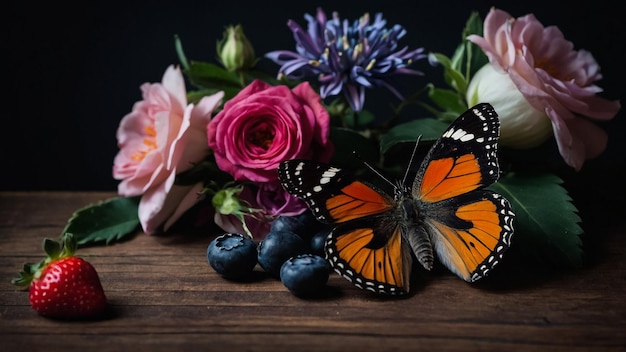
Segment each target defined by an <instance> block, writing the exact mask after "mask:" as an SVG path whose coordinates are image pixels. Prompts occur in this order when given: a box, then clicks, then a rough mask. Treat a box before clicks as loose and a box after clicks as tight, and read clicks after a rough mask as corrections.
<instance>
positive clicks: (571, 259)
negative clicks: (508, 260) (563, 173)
mask: <svg viewBox="0 0 626 352" xmlns="http://www.w3.org/2000/svg"><path fill="white" fill-rule="evenodd" d="M562 183H563V181H562V180H561V179H560V178H559V177H557V176H555V175H553V174H549V173H540V174H530V173H528V174H526V173H510V174H508V175H507V176H505V177H503V178H502V179H500V181H499V182H497V183H495V184H494V185H492V186H491V187H490V188H491V189H492V190H494V191H496V192H498V193H500V194H502V195H503V196H505V197H506V198H507V199H508V200H509V202H511V206H512V208H513V211H514V212H515V222H514V224H513V226H514V229H515V232H514V234H513V238H512V240H511V242H512V245H513V246H516V247H517V248H519V249H520V251H521V252H522V253H524V254H525V255H528V256H531V257H534V259H536V260H539V261H542V262H548V263H551V264H554V265H556V266H566V267H580V266H581V265H582V256H583V250H582V240H581V238H580V235H581V234H582V232H583V231H582V228H581V227H580V221H581V219H580V217H579V216H578V214H577V212H578V211H577V209H576V207H575V206H574V204H573V203H572V199H571V198H570V196H569V195H568V194H567V191H566V190H565V189H564V188H563V187H562V186H561V184H562Z"/></svg>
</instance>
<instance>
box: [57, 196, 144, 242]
mask: <svg viewBox="0 0 626 352" xmlns="http://www.w3.org/2000/svg"><path fill="white" fill-rule="evenodd" d="M138 207H139V197H114V198H110V199H107V200H104V201H101V202H98V203H96V204H90V205H88V206H86V207H84V208H81V209H79V210H77V211H76V212H75V213H74V214H73V215H72V217H71V218H70V219H69V220H68V222H67V225H66V226H65V229H63V233H67V232H69V233H72V234H73V235H74V237H75V238H76V242H77V244H78V245H86V244H93V243H97V242H102V241H104V242H105V244H107V245H108V244H110V243H112V242H114V241H119V240H121V239H122V238H123V237H124V236H126V235H128V234H130V233H132V232H134V231H135V230H136V229H137V226H139V217H138V214H137V209H138Z"/></svg>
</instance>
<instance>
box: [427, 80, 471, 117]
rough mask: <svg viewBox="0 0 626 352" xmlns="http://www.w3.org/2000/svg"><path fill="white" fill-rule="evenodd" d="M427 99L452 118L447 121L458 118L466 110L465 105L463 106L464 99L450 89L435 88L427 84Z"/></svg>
mask: <svg viewBox="0 0 626 352" xmlns="http://www.w3.org/2000/svg"><path fill="white" fill-rule="evenodd" d="M428 97H429V98H430V100H432V101H433V102H434V103H435V104H437V105H438V106H439V107H440V108H442V109H443V110H444V111H445V113H446V114H448V115H452V116H453V118H452V119H451V120H449V121H452V120H454V119H456V118H457V117H459V116H460V115H461V114H462V113H463V112H465V111H466V110H467V108H468V107H467V104H465V99H464V98H462V97H461V96H460V95H459V93H457V92H455V91H453V90H450V89H442V88H436V87H435V86H434V85H432V84H428Z"/></svg>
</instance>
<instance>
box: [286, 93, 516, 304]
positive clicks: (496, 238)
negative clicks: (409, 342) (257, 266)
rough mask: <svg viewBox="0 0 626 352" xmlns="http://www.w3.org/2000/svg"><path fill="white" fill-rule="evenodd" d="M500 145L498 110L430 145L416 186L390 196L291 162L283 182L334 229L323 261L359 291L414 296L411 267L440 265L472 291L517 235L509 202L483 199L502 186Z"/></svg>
mask: <svg viewBox="0 0 626 352" xmlns="http://www.w3.org/2000/svg"><path fill="white" fill-rule="evenodd" d="M499 135H500V122H499V120H498V115H497V114H496V112H495V111H494V109H493V107H492V106H491V105H489V104H479V105H476V106H474V107H472V108H471V109H469V110H467V111H466V112H465V113H463V114H462V115H461V116H460V117H459V118H458V119H457V120H456V121H454V122H453V123H452V124H451V125H450V126H449V127H448V129H447V130H446V131H445V132H444V133H443V135H442V136H441V137H440V138H439V139H438V140H437V141H436V142H435V143H434V144H433V146H432V147H431V148H430V150H429V152H428V154H427V155H426V157H425V158H424V161H423V162H422V164H421V166H420V168H419V169H418V171H417V175H416V177H415V180H414V181H413V183H412V185H410V186H409V185H406V184H403V183H404V182H403V181H401V182H398V183H397V184H396V185H394V189H395V191H394V194H393V195H390V194H387V193H386V192H383V191H381V190H380V189H379V188H377V187H375V186H374V185H372V184H370V183H368V182H365V181H362V180H358V179H356V178H354V177H353V176H351V174H350V173H349V172H347V171H346V170H342V169H339V168H336V167H333V166H330V165H325V164H321V163H318V162H315V161H310V160H289V161H285V162H283V163H281V165H280V166H279V168H278V175H279V179H280V181H281V183H282V185H283V187H284V188H285V189H286V190H287V192H289V193H290V194H292V195H294V196H296V197H298V198H301V199H303V200H304V201H305V202H306V203H307V205H308V207H309V208H310V209H311V211H312V212H313V214H314V215H315V217H316V218H317V219H318V220H320V221H322V222H325V223H329V224H333V225H334V228H333V230H332V231H331V232H330V234H329V235H328V238H327V240H326V243H325V253H326V259H328V261H329V262H330V264H331V265H332V267H333V268H334V269H335V271H336V272H338V273H339V274H340V275H342V276H343V277H345V278H346V279H348V280H350V281H351V282H352V283H354V284H355V285H356V286H357V287H360V288H362V289H367V290H371V291H373V292H376V293H381V294H391V295H394V294H404V293H407V292H409V280H410V275H411V269H412V265H413V264H412V263H413V258H416V259H417V261H418V262H419V263H420V264H421V265H422V266H423V267H424V268H425V269H428V270H430V269H431V268H432V267H433V263H434V257H435V255H436V256H437V258H438V259H439V261H440V262H441V263H442V264H443V265H444V266H446V267H447V268H448V269H450V271H452V272H454V273H455V274H456V275H458V276H459V277H460V278H462V279H464V280H465V281H469V282H474V281H476V280H479V279H481V278H482V277H484V276H486V275H487V274H488V273H489V271H491V270H492V269H493V268H494V267H495V266H496V265H497V264H498V262H500V260H501V258H502V254H503V253H504V252H505V251H506V250H507V249H508V248H509V246H510V241H511V236H512V235H513V219H514V217H515V215H514V213H513V211H512V210H511V206H510V204H509V202H508V201H507V199H506V198H504V197H503V196H501V195H500V194H497V193H494V192H492V191H490V190H486V189H484V188H485V187H487V186H489V185H491V184H493V183H494V182H496V181H497V180H498V177H499V173H500V170H499V166H498V159H497V155H496V154H497V147H498V146H497V143H498V138H499Z"/></svg>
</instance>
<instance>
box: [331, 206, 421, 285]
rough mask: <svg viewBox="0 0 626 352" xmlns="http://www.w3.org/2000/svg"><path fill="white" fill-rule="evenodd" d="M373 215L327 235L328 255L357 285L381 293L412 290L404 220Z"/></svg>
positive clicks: (340, 227)
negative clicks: (403, 235) (401, 223)
mask: <svg viewBox="0 0 626 352" xmlns="http://www.w3.org/2000/svg"><path fill="white" fill-rule="evenodd" d="M392 219H393V218H392V217H389V216H370V217H367V218H363V219H361V220H359V221H350V222H347V223H344V224H341V225H339V226H337V227H336V228H335V229H333V231H332V232H331V233H330V235H329V236H328V238H327V239H326V245H325V251H326V258H327V259H328V261H329V262H330V263H331V265H332V267H333V268H334V269H335V271H336V272H337V273H339V274H340V275H341V276H343V277H344V278H346V279H348V280H349V281H351V282H352V283H353V284H354V285H355V286H357V287H359V288H361V289H365V290H370V291H372V292H375V293H379V294H388V295H399V294H404V293H407V292H409V281H410V275H411V267H412V264H413V260H412V257H411V252H410V249H409V248H410V247H409V246H407V245H405V244H404V243H403V241H404V239H403V237H402V233H401V231H402V229H401V226H400V225H399V224H400V223H399V222H397V221H394V220H392Z"/></svg>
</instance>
